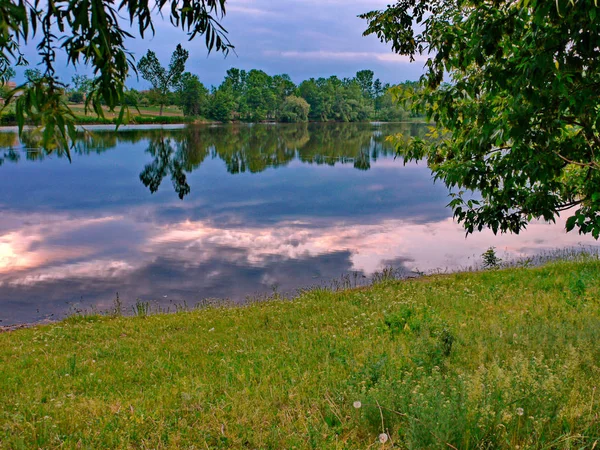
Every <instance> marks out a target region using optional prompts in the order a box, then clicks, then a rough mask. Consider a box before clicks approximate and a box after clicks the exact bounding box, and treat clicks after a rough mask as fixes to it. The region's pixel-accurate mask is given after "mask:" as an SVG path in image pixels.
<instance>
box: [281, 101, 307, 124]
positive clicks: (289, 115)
mask: <svg viewBox="0 0 600 450" xmlns="http://www.w3.org/2000/svg"><path fill="white" fill-rule="evenodd" d="M309 110H310V105H309V104H308V102H307V101H306V100H304V99H303V98H301V97H296V96H294V95H290V96H289V97H287V98H286V99H285V100H284V101H283V104H282V106H281V111H280V113H279V120H280V121H281V122H306V121H307V120H308V112H309Z"/></svg>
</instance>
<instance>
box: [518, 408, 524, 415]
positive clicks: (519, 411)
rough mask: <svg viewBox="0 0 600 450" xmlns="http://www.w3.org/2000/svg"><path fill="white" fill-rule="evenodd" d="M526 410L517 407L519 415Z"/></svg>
mask: <svg viewBox="0 0 600 450" xmlns="http://www.w3.org/2000/svg"><path fill="white" fill-rule="evenodd" d="M524 412H525V411H523V408H517V416H522V415H523V413H524Z"/></svg>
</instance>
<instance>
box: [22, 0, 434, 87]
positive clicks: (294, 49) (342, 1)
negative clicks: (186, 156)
mask: <svg viewBox="0 0 600 450" xmlns="http://www.w3.org/2000/svg"><path fill="white" fill-rule="evenodd" d="M389 3H390V0H228V1H227V16H226V17H225V19H224V20H223V22H222V23H223V25H224V26H225V27H226V28H227V29H228V30H229V36H230V39H231V42H232V43H233V44H234V45H235V47H236V53H237V56H236V55H235V54H230V56H228V57H227V58H223V56H222V55H220V54H216V53H213V54H211V55H210V56H207V51H206V48H205V47H204V42H203V39H202V38H197V39H196V40H195V41H192V42H187V38H186V36H185V34H184V33H183V32H181V31H180V30H177V29H175V28H173V27H172V26H171V25H170V23H169V22H168V21H167V20H161V19H160V18H158V19H157V20H156V24H155V25H156V30H157V33H156V35H155V36H154V37H150V38H146V39H145V40H141V39H139V38H138V39H135V40H131V41H130V42H129V48H130V49H131V50H132V51H133V52H134V54H135V56H136V58H137V59H139V58H141V57H142V56H143V55H144V54H145V53H146V51H147V50H148V49H151V50H153V51H154V52H156V54H157V55H158V57H159V58H160V59H161V61H164V62H165V63H167V62H168V60H169V58H170V55H171V53H172V52H173V50H174V49H175V46H176V44H177V43H179V42H182V43H183V45H184V47H185V48H186V49H187V50H189V51H190V59H189V60H188V64H187V70H189V71H190V72H193V73H196V74H198V75H199V76H200V79H201V80H202V81H203V82H204V83H205V84H206V85H209V86H210V85H213V84H214V85H218V84H219V83H220V82H221V80H222V79H223V76H224V75H225V72H226V71H227V69H229V68H231V67H238V68H241V69H247V70H249V69H253V68H256V69H262V70H264V71H265V72H267V73H269V74H271V75H274V74H278V73H287V74H289V75H290V76H291V77H292V79H293V80H294V81H295V82H300V81H302V80H304V79H307V78H310V77H320V76H329V75H334V74H335V75H338V76H340V77H347V76H352V75H354V74H355V73H356V72H357V71H358V70H361V69H371V70H373V71H374V72H375V75H376V77H378V78H381V79H382V80H383V81H386V82H390V83H394V82H400V81H404V80H416V79H417V78H418V77H419V76H420V74H421V73H422V71H423V62H415V63H412V64H411V63H409V62H408V60H407V58H405V57H401V56H398V55H395V54H394V53H392V51H391V50H390V48H389V46H386V45H385V44H382V43H380V42H379V41H378V40H377V38H376V37H374V36H369V37H363V36H362V33H363V31H364V29H365V28H366V22H365V21H364V20H361V19H359V18H358V17H357V15H358V14H361V13H363V12H367V11H371V10H373V9H383V8H385V7H386V5H387V4H389ZM27 54H28V55H29V58H30V62H33V61H35V48H34V46H33V45H30V48H28V49H27ZM57 68H58V69H59V73H60V75H61V76H63V77H64V78H65V79H66V80H69V79H70V78H71V76H72V75H73V74H74V73H75V71H74V70H73V68H72V67H68V68H67V67H66V64H65V63H64V58H59V60H58V61H57ZM78 72H79V73H84V74H89V71H87V70H86V69H85V68H81V69H80V70H79V71H78ZM21 76H22V70H19V71H18V72H17V79H18V81H21ZM128 85H129V86H131V87H135V88H138V89H140V88H145V87H148V85H147V83H146V82H145V81H143V80H136V79H135V78H131V79H130V80H129V82H128Z"/></svg>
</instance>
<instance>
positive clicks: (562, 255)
mask: <svg viewBox="0 0 600 450" xmlns="http://www.w3.org/2000/svg"><path fill="white" fill-rule="evenodd" d="M598 259H600V248H594V247H587V248H586V247H584V248H571V247H567V248H563V249H556V250H555V251H554V252H551V253H549V254H540V255H537V257H533V258H525V259H517V260H514V261H506V262H505V263H501V265H500V266H499V267H497V268H492V269H490V268H485V267H483V266H475V267H471V268H466V269H458V270H454V271H448V272H445V273H440V272H437V271H435V270H434V271H431V272H429V273H422V272H412V274H411V275H408V274H407V275H401V276H398V275H397V273H396V274H395V273H394V270H393V268H392V270H390V271H389V272H387V271H385V270H384V271H383V272H376V273H375V274H373V276H372V278H371V280H370V281H369V282H368V283H367V284H363V285H355V286H348V287H342V288H327V287H314V288H309V289H303V290H302V293H300V294H294V295H292V296H289V297H288V296H287V295H286V293H276V294H272V295H268V296H264V297H260V298H259V299H254V300H252V299H250V300H246V301H240V302H235V301H232V300H230V299H225V298H223V299H214V298H205V299H203V300H201V301H199V302H198V303H196V304H195V305H192V306H189V307H186V308H184V309H182V310H181V311H184V312H193V311H200V310H203V309H208V308H211V307H226V308H234V309H235V308H244V307H246V306H248V305H251V304H254V303H268V302H270V301H274V300H275V301H296V300H297V299H299V298H301V297H302V296H303V295H306V294H307V293H310V292H313V291H321V290H326V291H330V292H331V293H336V292H337V293H339V292H353V291H356V290H365V289H367V290H368V289H371V288H373V287H374V286H376V285H377V284H378V283H381V282H397V283H407V282H413V281H417V280H418V281H427V280H433V279H440V278H444V277H451V276H456V275H461V274H462V275H476V274H482V273H488V272H505V271H508V270H515V269H518V270H527V269H532V268H540V267H544V266H546V265H548V264H552V263H560V262H565V263H578V262H585V261H594V260H598ZM342 278H343V277H342ZM141 303H143V304H144V306H145V307H146V308H148V309H147V311H146V315H148V316H155V315H169V316H170V315H173V314H177V312H179V311H178V310H177V309H175V310H174V311H164V310H161V309H160V306H158V309H157V310H155V312H153V310H152V306H156V305H155V304H154V303H153V302H150V301H145V302H141ZM130 306H131V308H135V306H136V305H135V304H132V305H130ZM131 308H130V307H129V306H128V307H127V310H129V311H130V310H131ZM87 316H91V317H96V316H97V317H117V316H118V317H125V318H132V317H136V313H135V312H134V313H133V314H132V313H125V312H124V310H123V307H121V311H120V312H119V313H116V314H115V313H114V311H112V310H111V309H106V310H103V311H99V310H91V311H89V312H88V311H83V312H80V313H77V312H74V313H72V314H65V315H64V316H63V317H62V318H57V319H49V318H47V317H46V318H43V319H40V320H39V321H28V322H19V323H13V324H10V325H0V334H3V333H12V332H15V331H18V330H23V329H29V328H35V327H38V326H45V325H56V324H59V323H62V322H64V321H66V320H69V319H71V318H73V317H87Z"/></svg>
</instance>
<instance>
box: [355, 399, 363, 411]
mask: <svg viewBox="0 0 600 450" xmlns="http://www.w3.org/2000/svg"><path fill="white" fill-rule="evenodd" d="M353 405H354V407H355V408H356V409H359V408H360V407H361V406H362V403H361V402H359V401H358V400H357V401H355V402H354V403H353Z"/></svg>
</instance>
